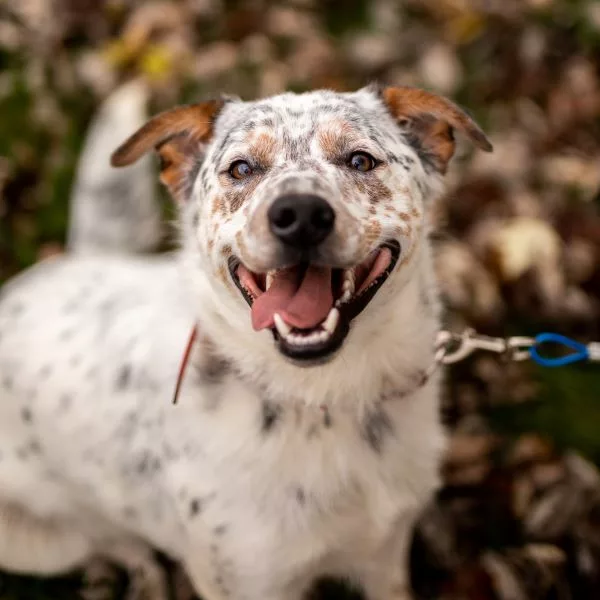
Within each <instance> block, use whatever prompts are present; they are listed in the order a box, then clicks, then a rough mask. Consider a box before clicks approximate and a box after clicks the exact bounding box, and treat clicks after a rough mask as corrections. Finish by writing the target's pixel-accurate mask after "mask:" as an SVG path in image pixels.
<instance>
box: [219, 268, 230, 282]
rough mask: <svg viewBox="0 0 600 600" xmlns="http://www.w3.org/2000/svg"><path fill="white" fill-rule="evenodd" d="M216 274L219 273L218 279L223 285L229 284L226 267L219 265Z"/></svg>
mask: <svg viewBox="0 0 600 600" xmlns="http://www.w3.org/2000/svg"><path fill="white" fill-rule="evenodd" d="M218 274H219V279H220V280H221V281H222V282H223V283H224V284H225V285H229V283H230V280H229V277H228V275H227V269H226V268H225V267H224V266H223V265H221V266H220V267H219V271H218Z"/></svg>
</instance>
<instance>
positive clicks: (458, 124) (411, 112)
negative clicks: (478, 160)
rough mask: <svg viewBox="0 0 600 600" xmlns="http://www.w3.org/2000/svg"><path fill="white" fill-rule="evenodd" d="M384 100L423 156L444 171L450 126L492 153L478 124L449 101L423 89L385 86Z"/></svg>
mask: <svg viewBox="0 0 600 600" xmlns="http://www.w3.org/2000/svg"><path fill="white" fill-rule="evenodd" d="M383 100H384V102H385V103H386V104H387V106H388V109H389V110H390V112H391V113H392V115H393V116H394V117H395V118H396V119H397V120H398V121H399V123H400V124H401V125H402V126H404V127H406V129H407V132H408V133H409V134H411V135H413V136H414V138H415V139H414V141H415V144H416V145H417V146H418V148H417V149H418V150H419V151H420V153H422V154H424V155H425V156H424V157H423V158H424V159H426V160H429V162H431V163H432V165H433V166H434V168H436V169H437V170H438V171H440V172H441V173H445V172H446V169H447V167H448V162H449V161H450V159H451V158H452V155H453V154H454V148H455V143H454V136H453V129H454V128H456V129H458V130H459V131H461V132H462V133H464V134H465V135H466V136H467V137H468V138H469V139H470V140H471V141H472V142H473V143H474V144H475V145H476V146H477V147H478V148H481V149H482V150H485V151H486V152H491V150H492V144H491V143H490V141H489V140H488V138H487V137H486V135H485V134H484V133H483V131H482V130H481V129H480V128H479V126H478V125H477V124H476V123H475V122H474V121H473V120H472V119H471V118H470V117H469V116H468V115H467V114H466V113H465V112H464V111H462V110H461V109H460V108H458V106H456V105H455V104H454V103H452V102H450V100H448V99H446V98H443V97H442V96H437V95H436V94H432V93H430V92H427V91H425V90H419V89H416V88H408V87H398V88H386V89H385V90H384V91H383Z"/></svg>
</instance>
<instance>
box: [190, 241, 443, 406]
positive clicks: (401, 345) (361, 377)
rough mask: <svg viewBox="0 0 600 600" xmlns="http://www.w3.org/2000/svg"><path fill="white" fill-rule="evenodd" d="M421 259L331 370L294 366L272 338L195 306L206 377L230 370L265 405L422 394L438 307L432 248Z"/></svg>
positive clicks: (363, 322) (356, 328)
mask: <svg viewBox="0 0 600 600" xmlns="http://www.w3.org/2000/svg"><path fill="white" fill-rule="evenodd" d="M416 254H417V255H416V256H415V257H414V260H413V264H412V268H411V271H412V273H411V274H410V275H409V276H408V278H407V281H406V282H405V283H404V284H403V285H402V286H401V288H400V289H398V290H397V291H396V290H395V291H394V292H393V297H390V298H388V299H387V301H386V302H385V303H384V304H383V305H382V306H381V307H379V308H376V307H369V309H372V310H371V312H370V314H369V313H367V312H366V311H365V313H363V315H361V316H360V317H359V319H360V320H359V319H357V320H356V322H354V323H353V326H352V330H351V332H350V334H349V336H348V338H347V340H346V342H345V344H344V346H343V347H342V349H341V350H340V352H339V354H338V355H337V356H335V357H334V358H333V359H332V360H331V361H329V362H328V363H326V364H323V365H319V366H310V367H301V366H298V365H296V364H292V363H290V362H288V361H287V360H286V359H285V358H284V357H283V356H282V355H281V354H280V353H279V351H278V350H277V349H276V347H275V344H274V342H273V339H272V336H271V334H270V332H267V331H265V332H261V333H256V332H254V331H252V330H251V329H250V327H248V326H247V327H245V328H239V329H238V328H237V327H236V324H235V323H232V322H231V321H229V320H227V319H226V318H224V316H223V315H222V313H221V314H218V315H216V314H215V313H212V314H210V315H209V318H206V312H205V311H206V309H207V306H208V304H209V303H210V300H211V299H209V298H207V299H206V300H207V301H204V299H203V302H202V303H198V305H199V306H202V311H201V314H199V315H198V327H199V331H200V340H201V342H200V346H201V352H202V353H204V357H203V358H201V362H203V364H205V365H206V370H207V372H208V373H210V372H211V371H212V370H213V369H214V365H223V364H229V367H230V373H233V374H235V376H237V377H239V378H240V379H242V380H243V381H244V382H246V383H247V384H248V385H249V386H255V387H256V389H257V390H258V392H259V393H260V394H261V395H262V396H263V398H264V397H265V396H266V397H269V398H279V397H284V398H287V399H288V401H293V400H294V399H295V400H297V401H298V402H299V403H304V404H311V405H323V404H327V405H331V406H333V405H336V404H343V405H348V404H351V405H353V406H354V405H356V406H364V405H367V406H368V405H370V404H373V403H377V402H379V401H380V400H381V399H382V398H384V397H393V396H394V395H395V394H397V395H399V396H404V395H406V394H410V393H411V391H412V390H414V391H417V390H418V389H419V388H420V387H422V381H423V377H424V375H425V374H426V372H427V370H428V368H429V367H430V366H431V364H432V363H433V343H434V339H435V334H436V332H437V330H438V308H437V300H436V297H435V291H434V290H433V283H432V281H433V275H432V267H431V260H430V256H429V247H428V246H427V245H426V244H422V245H421V247H420V248H419V249H418V250H417V253H416ZM213 302H214V300H213ZM248 319H249V318H248Z"/></svg>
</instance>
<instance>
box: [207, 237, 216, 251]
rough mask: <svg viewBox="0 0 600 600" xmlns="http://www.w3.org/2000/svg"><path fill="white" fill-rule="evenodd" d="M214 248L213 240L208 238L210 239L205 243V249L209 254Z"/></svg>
mask: <svg viewBox="0 0 600 600" xmlns="http://www.w3.org/2000/svg"><path fill="white" fill-rule="evenodd" d="M214 247H215V240H214V239H213V238H210V239H209V240H208V242H206V249H207V250H208V251H209V252H212V249H213V248H214Z"/></svg>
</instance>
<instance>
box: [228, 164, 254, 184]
mask: <svg viewBox="0 0 600 600" xmlns="http://www.w3.org/2000/svg"><path fill="white" fill-rule="evenodd" d="M229 174H230V175H231V176H232V177H233V178H234V179H245V178H246V177H249V176H250V175H252V167H251V166H250V165H249V164H248V163H247V162H246V161H245V160H236V161H235V162H234V163H233V164H232V165H231V166H230V167H229Z"/></svg>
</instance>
